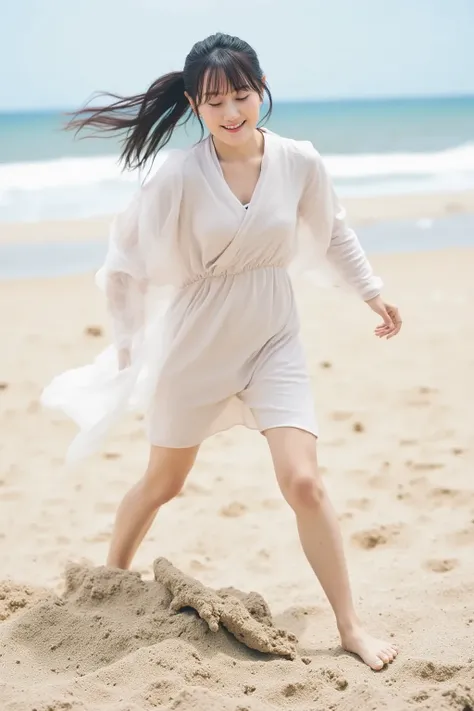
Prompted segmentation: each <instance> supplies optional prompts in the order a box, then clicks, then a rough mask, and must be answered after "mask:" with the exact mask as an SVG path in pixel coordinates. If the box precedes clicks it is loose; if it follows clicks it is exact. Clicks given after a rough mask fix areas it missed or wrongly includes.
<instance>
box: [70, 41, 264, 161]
mask: <svg viewBox="0 0 474 711" xmlns="http://www.w3.org/2000/svg"><path fill="white" fill-rule="evenodd" d="M242 89H249V90H253V91H256V92H258V94H259V95H260V97H261V98H262V99H263V96H264V94H266V95H267V97H268V100H269V109H268V111H267V113H266V114H265V116H264V117H263V119H262V121H265V120H266V119H268V117H269V116H270V114H271V111H272V106H273V102H272V96H271V93H270V90H269V88H268V86H267V83H266V81H265V80H264V75H263V71H262V69H261V67H260V62H259V60H258V57H257V54H256V52H255V50H253V49H252V47H251V46H250V45H249V44H247V42H244V41H243V40H241V39H239V38H238V37H231V36H230V35H224V34H221V33H218V34H215V35H211V36H210V37H207V38H206V39H205V40H202V41H201V42H197V43H196V44H195V45H194V47H193V48H192V49H191V51H190V53H189V54H188V56H187V57H186V61H185V64H184V70H183V71H177V72H170V73H169V74H165V75H164V76H161V77H160V78H159V79H157V80H156V81H154V82H153V84H152V85H151V86H150V87H149V88H148V89H147V91H146V92H145V93H144V94H137V95H136V96H129V97H124V96H118V95H117V94H111V93H108V92H106V93H102V94H99V96H108V97H111V98H113V99H116V101H115V102H113V103H112V104H109V105H108V106H96V107H89V106H88V105H86V106H84V108H82V109H79V110H78V111H76V112H74V113H73V114H69V115H72V116H74V118H73V119H72V120H71V121H69V123H68V124H67V125H66V127H65V128H66V130H76V133H77V132H78V131H80V130H82V129H84V128H86V127H96V128H98V129H100V130H101V131H106V132H114V131H125V132H126V135H125V138H124V139H123V140H122V151H121V154H120V161H121V162H123V164H124V168H126V169H129V170H132V169H134V168H141V167H142V166H143V165H144V164H145V163H146V162H147V161H148V159H149V158H154V157H155V156H156V154H157V153H158V151H159V150H160V149H161V148H163V147H164V146H166V144H167V143H168V141H169V140H170V138H171V136H172V135H173V131H174V130H175V128H176V127H177V126H180V125H183V124H185V123H187V122H188V121H189V119H190V118H191V117H192V116H193V115H194V114H193V112H192V109H191V106H190V104H189V102H188V99H187V98H186V96H185V95H184V92H185V91H186V92H187V93H188V94H189V96H190V97H191V98H192V99H193V101H194V102H195V105H196V106H199V104H201V103H202V101H203V100H204V101H205V100H207V99H208V98H209V97H210V96H213V95H216V94H219V93H225V92H226V91H239V90H242ZM204 92H205V94H204ZM91 100H92V99H91ZM197 118H198V121H199V123H200V125H201V131H202V134H201V139H202V137H203V136H204V126H203V124H202V121H201V119H200V118H199V116H198V117H197Z"/></svg>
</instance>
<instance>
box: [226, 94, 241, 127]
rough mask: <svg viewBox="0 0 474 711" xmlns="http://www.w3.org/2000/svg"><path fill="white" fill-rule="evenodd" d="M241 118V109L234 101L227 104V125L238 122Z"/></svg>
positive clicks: (230, 100)
mask: <svg viewBox="0 0 474 711" xmlns="http://www.w3.org/2000/svg"><path fill="white" fill-rule="evenodd" d="M239 116H240V111H239V107H238V106H237V104H236V103H235V101H233V100H232V99H229V101H228V102H226V105H225V107H224V120H225V122H226V123H232V122H233V121H236V120H237V119H238V118H239Z"/></svg>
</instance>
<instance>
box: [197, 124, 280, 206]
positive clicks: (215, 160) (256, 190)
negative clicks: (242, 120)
mask: <svg viewBox="0 0 474 711" xmlns="http://www.w3.org/2000/svg"><path fill="white" fill-rule="evenodd" d="M258 130H259V131H260V132H261V133H262V136H263V141H264V143H263V154H262V162H261V164H260V174H259V176H258V179H257V182H256V183H255V187H254V189H253V193H252V196H251V198H250V200H249V201H248V202H247V203H246V204H245V205H244V203H243V202H241V201H240V200H239V198H238V197H237V195H236V194H235V193H234V192H233V191H232V190H231V188H230V185H229V183H228V182H227V180H226V179H225V175H224V171H223V170H222V166H221V164H220V161H219V158H218V156H217V151H216V147H215V145H214V141H213V140H212V136H209V139H208V141H209V147H210V152H211V158H212V162H213V163H214V166H215V167H216V169H217V172H218V174H219V178H220V182H221V183H222V184H223V187H224V191H225V192H226V193H227V195H228V196H230V197H229V200H230V201H232V202H233V203H234V205H236V206H237V208H238V209H240V211H241V213H242V214H243V215H244V216H245V215H247V214H248V213H249V212H250V210H251V208H252V206H253V205H254V204H255V201H256V199H257V198H258V194H259V193H260V191H261V186H262V183H263V180H264V177H265V173H266V168H267V163H268V153H269V149H268V143H269V141H268V136H269V132H268V131H267V130H266V129H265V128H259V129H258Z"/></svg>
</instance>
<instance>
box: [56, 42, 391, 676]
mask: <svg viewBox="0 0 474 711" xmlns="http://www.w3.org/2000/svg"><path fill="white" fill-rule="evenodd" d="M265 93H266V94H267V96H268V98H269V101H270V111H271V105H272V102H271V95H270V92H269V90H268V87H267V84H266V80H265V77H264V75H263V72H262V70H261V68H260V64H259V61H258V58H257V55H256V54H255V52H254V50H253V49H252V48H251V47H250V46H249V45H248V44H247V43H246V42H243V41H242V40H240V39H238V38H236V37H230V36H228V35H222V34H217V35H213V36H211V37H208V38H207V39H205V40H204V41H202V42H198V43H197V44H196V45H194V47H193V48H192V50H191V52H190V53H189V55H188V56H187V58H186V62H185V66H184V71H180V72H173V73H171V74H167V75H165V76H162V77H161V78H159V79H158V80H157V81H155V82H154V83H153V84H152V85H151V86H150V88H149V89H148V91H147V92H146V93H145V94H143V95H139V96H134V97H131V98H126V99H121V98H120V97H114V98H115V99H117V101H115V102H114V103H113V104H111V105H110V106H105V107H102V108H95V109H93V108H84V109H82V110H81V111H79V112H78V114H76V118H75V120H74V121H72V123H71V124H70V125H71V126H72V127H75V128H83V127H86V126H95V127H98V128H104V129H106V130H124V129H125V130H126V131H127V136H126V139H125V142H124V148H123V152H122V156H121V158H122V159H123V161H124V163H125V166H126V167H128V168H131V167H142V166H143V165H145V163H146V162H147V161H148V160H149V159H153V158H154V157H155V156H156V154H157V153H158V151H159V150H160V149H161V148H163V146H165V145H166V143H167V142H168V141H169V139H170V137H171V135H172V133H173V130H174V129H175V127H176V125H177V124H178V123H180V122H182V121H183V119H186V117H187V116H188V117H189V116H191V115H192V114H194V115H195V116H196V117H197V119H198V120H199V122H200V123H201V127H202V126H203V124H205V126H206V128H207V130H208V132H209V136H208V137H207V138H206V139H205V140H201V141H200V142H199V143H198V144H196V145H195V146H193V147H192V148H190V149H188V150H184V151H181V150H178V151H171V152H170V153H169V155H168V156H167V158H166V160H165V161H164V162H163V163H162V164H161V165H160V167H159V168H158V170H157V171H156V173H155V175H154V176H153V177H152V178H151V179H150V180H149V181H148V182H147V183H146V184H145V186H144V187H142V188H141V189H140V191H139V192H138V194H137V196H136V198H135V199H134V200H133V202H132V204H131V205H130V207H129V208H128V209H127V210H126V211H125V212H124V213H123V214H122V215H119V216H118V217H117V218H116V220H115V222H114V225H113V227H112V231H111V236H110V242H109V250H108V254H107V258H106V261H105V265H104V267H103V268H102V270H101V273H100V278H101V281H102V283H103V284H104V286H105V290H106V295H107V300H108V304H109V307H110V311H111V314H112V320H113V324H114V336H115V338H114V341H115V350H116V354H115V355H116V357H117V360H118V372H117V366H115V368H116V370H115V371H113V370H111V369H110V365H109V364H108V361H107V358H105V361H104V362H105V366H104V363H103V362H99V361H100V359H99V361H98V362H96V364H95V365H94V366H88V368H92V369H93V377H92V379H91V378H90V375H91V372H89V371H87V373H86V375H87V378H88V381H90V382H92V381H93V383H94V387H95V388H96V390H95V393H96V394H97V389H98V388H99V378H98V375H97V374H98V373H99V371H100V369H101V367H102V368H103V369H105V370H104V372H105V371H107V372H106V374H105V378H106V383H105V386H104V387H105V390H106V391H107V392H108V398H109V399H108V405H107V407H99V408H98V406H97V401H94V403H95V405H94V407H93V406H92V405H90V406H89V410H88V411H87V412H85V411H84V412H82V414H80V415H79V414H78V409H80V404H81V397H82V394H83V393H84V378H85V373H84V372H83V371H84V370H86V369H81V371H80V373H79V374H78V372H77V371H75V375H74V376H72V375H71V373H69V374H65V375H63V376H59V378H57V379H56V380H55V381H54V382H53V384H52V385H51V386H50V387H49V389H48V388H47V389H46V392H45V395H44V398H43V399H44V402H46V403H47V404H50V405H51V404H52V405H56V406H57V405H61V406H62V407H63V408H64V409H65V410H66V411H67V412H68V414H70V415H71V414H72V415H73V416H75V419H76V420H77V421H78V422H79V423H80V424H81V426H82V428H83V432H82V433H81V435H79V444H80V446H79V450H80V453H81V454H84V453H86V452H87V451H90V450H91V449H92V446H95V445H96V444H97V442H98V441H99V438H100V437H102V435H103V433H104V432H105V430H106V429H107V427H108V426H109V425H110V424H111V423H112V421H113V420H114V419H115V418H116V417H117V414H118V413H119V412H120V411H121V410H122V409H123V407H124V405H125V404H126V403H127V402H128V401H129V400H130V398H131V397H133V393H134V392H135V390H136V388H137V386H138V385H139V384H140V380H141V387H142V391H145V392H146V393H147V394H148V395H149V401H148V407H147V413H148V433H149V439H150V444H151V447H150V456H149V463H148V467H147V469H146V472H145V474H144V476H143V477H142V478H141V479H140V480H139V481H138V483H137V484H135V486H134V487H133V488H132V489H131V490H130V491H129V492H128V493H127V494H126V496H125V497H124V499H123V501H122V503H121V504H120V507H119V510H118V512H117V517H116V521H115V527H114V531H113V536H112V541H111V545H110V551H109V555H108V561H107V563H108V565H110V566H113V567H118V568H128V567H129V566H130V564H131V561H132V558H133V556H134V554H135V552H136V550H137V548H138V546H139V544H140V543H141V541H142V540H143V538H144V536H145V534H146V533H147V531H148V529H149V528H150V526H151V524H152V522H153V520H154V519H155V516H156V514H157V512H158V510H159V508H160V507H161V506H163V504H165V503H166V502H168V501H170V499H172V498H173V497H175V496H176V495H177V494H178V493H179V491H180V490H181V488H182V487H183V484H184V482H185V480H186V477H187V476H188V474H189V472H190V470H191V468H192V466H193V463H194V461H195V459H196V455H197V454H198V450H199V445H200V443H201V442H202V441H203V440H204V439H205V438H207V437H209V436H210V435H211V434H213V433H215V432H217V431H221V430H223V429H227V428H229V427H231V426H233V425H237V424H244V425H246V426H248V427H252V428H255V429H258V430H259V431H260V432H261V433H263V434H264V435H265V437H266V440H267V442H268V446H269V448H270V452H271V456H272V459H273V464H274V468H275V473H276V477H277V480H278V483H279V485H280V487H281V491H282V494H283V496H284V498H285V499H286V501H287V502H288V504H289V505H290V506H291V507H292V509H293V511H294V512H295V515H296V521H297V527H298V532H299V536H300V539H301V545H302V547H303V550H304V553H305V555H306V557H307V559H308V561H309V564H310V565H311V567H312V569H313V570H314V572H315V574H316V576H317V577H318V579H319V581H320V583H321V585H322V587H323V589H324V591H325V593H326V595H327V597H328V599H329V602H330V604H331V605H332V608H333V610H334V613H335V616H336V621H337V626H338V630H339V634H340V637H341V643H342V646H343V647H344V648H345V649H346V650H348V651H351V652H354V653H355V654H358V655H359V656H360V657H361V658H362V659H363V661H364V662H365V663H366V664H368V665H369V666H370V667H371V668H372V669H381V668H382V667H383V666H384V664H385V663H389V662H391V661H392V660H393V659H394V658H395V656H396V655H397V649H396V647H395V646H394V645H392V644H391V643H389V642H384V641H381V640H379V639H375V638H373V637H372V636H371V635H370V634H369V633H368V632H366V631H365V629H364V628H363V627H362V625H361V623H360V621H359V619H358V617H357V614H356V611H355V609H354V603H353V600H352V596H351V591H350V586H349V580H348V574H347V569H346V563H345V560H344V553H343V546H342V540H341V534H340V531H339V526H338V521H337V518H336V515H335V512H334V510H333V507H332V505H331V502H330V501H329V498H328V495H327V492H326V489H325V486H324V483H323V480H322V478H321V475H320V473H319V471H318V462H317V456H316V439H317V434H318V431H317V425H316V421H315V416H314V411H313V402H312V397H311V390H310V381H309V377H308V372H307V368H306V364H305V361H304V357H303V352H302V347H301V344H300V340H299V325H298V317H297V313H296V311H295V303H294V297H293V290H292V286H291V281H290V277H289V274H288V267H289V265H290V263H291V262H292V261H293V259H294V257H295V256H296V252H297V248H298V249H299V247H300V239H301V240H302V237H301V235H303V234H304V231H306V234H307V235H309V237H310V242H311V245H312V249H313V253H311V252H310V251H308V252H307V253H306V255H305V257H304V259H305V260H311V259H312V260H313V261H312V262H311V261H309V262H308V265H307V266H308V267H309V268H312V267H318V265H321V264H322V262H323V260H325V261H326V263H327V264H329V265H331V267H332V268H333V269H335V271H336V272H337V273H338V274H339V276H340V277H341V278H342V280H343V281H344V282H345V284H346V285H348V286H349V287H350V288H352V289H353V290H354V291H355V292H356V293H357V294H358V296H359V298H360V299H361V300H362V301H364V302H365V303H366V304H367V305H368V306H369V307H370V308H371V309H372V310H373V311H375V312H376V313H377V314H379V315H380V316H381V317H382V319H383V323H382V324H381V325H379V326H378V327H377V328H376V330H375V334H376V335H377V336H378V337H387V338H392V337H393V336H395V335H396V334H397V333H398V331H399V329H400V324H401V320H400V317H399V313H398V310H397V309H396V308H395V307H394V306H390V305H389V304H387V303H386V302H385V301H384V300H383V299H382V297H381V296H380V288H381V282H380V280H379V279H378V278H376V277H374V275H373V273H372V269H371V267H370V265H369V263H368V261H367V259H366V256H365V254H364V252H363V250H362V248H361V246H360V244H359V242H358V240H357V237H356V235H355V234H354V232H353V231H351V230H350V229H349V228H348V227H347V226H346V225H345V222H344V212H343V210H342V208H341V207H340V206H339V204H338V201H337V198H336V196H335V194H334V191H333V189H332V186H331V182H330V179H329V177H328V175H327V174H326V171H325V168H324V165H323V163H322V160H321V157H320V155H319V154H318V152H317V151H316V150H315V149H314V148H313V146H312V145H311V144H310V143H309V142H303V141H295V140H291V139H288V138H282V137H281V136H278V135H276V134H274V133H272V132H270V131H267V130H265V129H262V128H259V127H258V124H259V114H260V108H261V104H262V101H263V98H264V95H265ZM188 112H189V113H188ZM81 115H82V116H81ZM301 244H302V242H301ZM166 286H171V287H173V293H172V295H171V297H170V298H169V301H168V307H167V310H166V312H165V313H164V315H163V314H161V315H157V314H156V311H155V312H154V307H156V304H157V299H158V298H161V296H162V294H161V292H160V289H162V288H164V287H166ZM150 305H151V311H150ZM150 314H151V315H150ZM94 369H95V370H94ZM107 369H108V370H107ZM68 378H69V380H68ZM71 378H72V379H73V380H74V378H75V379H76V382H77V381H81V382H79V383H78V384H79V388H78V389H76V392H75V394H74V395H73V393H72V390H73V389H71V388H70V387H69V386H70V385H71ZM68 388H69V389H68ZM66 390H67V395H65V392H66ZM111 392H112V395H111ZM97 408H98V409H97ZM86 409H87V408H86ZM93 410H94V412H92V411H93ZM81 437H82V439H81ZM76 445H77V442H76Z"/></svg>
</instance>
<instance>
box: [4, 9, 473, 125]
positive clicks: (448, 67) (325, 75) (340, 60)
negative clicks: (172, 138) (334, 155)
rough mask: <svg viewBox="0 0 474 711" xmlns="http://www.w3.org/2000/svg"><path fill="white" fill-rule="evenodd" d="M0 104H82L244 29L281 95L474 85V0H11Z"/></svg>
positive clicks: (146, 80)
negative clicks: (218, 35)
mask: <svg viewBox="0 0 474 711" xmlns="http://www.w3.org/2000/svg"><path fill="white" fill-rule="evenodd" d="M0 6H1V7H0V9H1V25H0V111H11V110H29V109H35V110H37V109H40V110H47V109H55V108H57V109H67V108H76V107H77V106H78V105H80V104H83V103H84V102H85V101H86V100H88V99H89V98H90V97H91V95H92V94H93V93H94V92H96V91H112V92H117V93H119V94H136V93H140V92H142V91H144V90H145V89H146V88H147V87H148V86H149V84H150V83H151V82H152V81H153V80H154V79H156V78H157V77H158V76H160V75H161V74H163V73H165V72H167V71H170V70H172V69H182V68H183V65H184V59H185V57H186V54H187V53H188V52H189V50H190V49H191V47H192V45H193V44H194V42H196V41H198V40H200V39H203V38H204V37H206V36H207V35H209V34H212V33H214V32H226V33H228V34H233V35H238V36H239V37H242V38H243V39H245V40H246V41H247V42H249V43H250V44H251V45H252V46H253V47H254V48H255V49H256V51H257V53H258V55H259V57H260V62H261V65H262V67H263V69H264V71H265V73H266V75H267V77H268V82H269V85H270V88H271V90H272V93H273V96H274V98H275V99H276V100H291V99H298V100H299V99H306V100H310V99H337V98H353V97H386V96H414V95H415V96H420V95H446V94H474V42H473V41H472V33H473V30H474V0H233V1H232V2H226V1H225V0H76V1H75V2H73V1H72V0H9V1H8V0H0Z"/></svg>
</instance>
